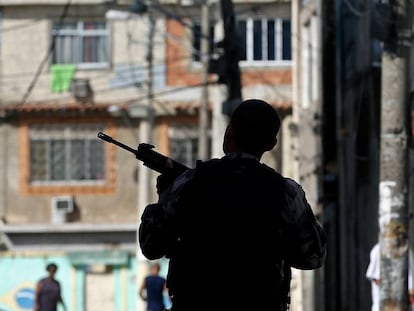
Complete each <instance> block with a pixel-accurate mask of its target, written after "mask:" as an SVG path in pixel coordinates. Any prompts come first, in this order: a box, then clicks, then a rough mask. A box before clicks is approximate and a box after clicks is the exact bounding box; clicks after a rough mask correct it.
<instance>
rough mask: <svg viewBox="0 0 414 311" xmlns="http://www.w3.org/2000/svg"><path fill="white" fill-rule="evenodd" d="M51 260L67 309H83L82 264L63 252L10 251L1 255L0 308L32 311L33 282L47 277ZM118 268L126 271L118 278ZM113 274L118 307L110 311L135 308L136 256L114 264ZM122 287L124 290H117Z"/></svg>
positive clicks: (79, 310) (4, 310)
mask: <svg viewBox="0 0 414 311" xmlns="http://www.w3.org/2000/svg"><path fill="white" fill-rule="evenodd" d="M51 262H53V263H55V264H56V265H57V266H58V270H57V273H56V279H57V280H58V281H59V282H60V284H61V287H62V297H63V300H64V302H65V304H66V306H67V307H68V308H67V310H68V311H85V270H86V267H85V266H82V265H76V266H74V265H73V264H72V262H71V260H70V259H69V257H68V256H66V255H65V254H61V255H33V254H32V255H21V254H19V255H17V254H12V253H7V254H0V311H28V310H30V311H32V310H33V306H34V294H35V287H36V283H37V281H38V280H40V279H41V278H43V277H45V276H47V271H46V265H47V264H48V263H51ZM97 263H99V259H98V260H97ZM121 269H122V270H124V271H125V272H126V273H125V274H124V275H125V276H126V277H121V273H120V272H121ZM113 273H114V282H115V284H114V289H115V290H116V292H115V293H114V294H115V305H116V309H117V310H111V311H118V310H119V311H136V300H137V287H136V282H135V278H136V260H135V258H134V257H133V256H130V257H129V258H128V260H127V261H126V262H125V264H122V265H114V267H113ZM121 289H123V290H124V291H125V292H120V290H121ZM58 311H63V308H62V307H61V306H59V308H58Z"/></svg>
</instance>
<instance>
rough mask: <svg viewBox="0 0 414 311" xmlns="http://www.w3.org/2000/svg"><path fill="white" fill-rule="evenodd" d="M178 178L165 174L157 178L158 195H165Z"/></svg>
mask: <svg viewBox="0 0 414 311" xmlns="http://www.w3.org/2000/svg"><path fill="white" fill-rule="evenodd" d="M175 178H176V176H173V175H172V174H168V173H164V174H161V175H159V176H158V177H157V184H156V187H157V193H158V194H161V193H163V192H164V191H165V190H166V189H167V188H168V187H169V186H170V185H171V184H172V183H173V182H174V180H175Z"/></svg>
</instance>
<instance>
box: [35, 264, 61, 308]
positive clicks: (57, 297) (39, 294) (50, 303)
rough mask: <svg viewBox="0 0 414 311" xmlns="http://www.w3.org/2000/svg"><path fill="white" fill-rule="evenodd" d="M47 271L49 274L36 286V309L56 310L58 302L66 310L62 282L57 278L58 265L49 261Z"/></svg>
mask: <svg viewBox="0 0 414 311" xmlns="http://www.w3.org/2000/svg"><path fill="white" fill-rule="evenodd" d="M46 271H47V272H48V274H49V275H48V276H47V277H45V278H43V279H41V280H40V281H39V282H38V283H37V286H36V294H35V308H34V311H56V310H57V305H58V303H60V304H62V306H63V308H64V309H65V310H66V306H65V303H64V302H63V299H62V295H61V286H60V283H59V281H57V280H56V279H55V274H56V271H57V265H56V264H54V263H49V264H48V265H47V266H46Z"/></svg>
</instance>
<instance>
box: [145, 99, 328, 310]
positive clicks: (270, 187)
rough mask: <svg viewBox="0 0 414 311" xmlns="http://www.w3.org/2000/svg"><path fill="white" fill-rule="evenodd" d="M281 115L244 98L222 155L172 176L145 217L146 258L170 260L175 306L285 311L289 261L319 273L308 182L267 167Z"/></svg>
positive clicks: (321, 236)
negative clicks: (303, 183)
mask: <svg viewBox="0 0 414 311" xmlns="http://www.w3.org/2000/svg"><path fill="white" fill-rule="evenodd" d="M279 129H280V118H279V116H278V113H277V112H276V111H275V109H274V108H273V107H272V106H271V105H269V104H268V103H266V102H264V101H262V100H258V99H249V100H245V101H244V102H242V103H241V104H240V105H239V106H238V108H237V109H236V110H235V111H234V113H233V114H232V116H231V119H230V122H229V124H228V126H227V129H226V132H225V135H224V141H223V151H224V153H225V155H224V157H222V158H220V159H211V160H208V161H205V162H202V163H199V164H198V165H197V167H196V168H195V169H191V170H188V171H186V172H184V173H183V174H181V175H180V176H179V177H178V178H176V179H174V180H173V181H169V178H168V176H164V175H161V176H159V177H158V180H157V189H158V193H159V200H158V203H157V204H151V205H148V206H147V207H146V209H145V211H144V213H143V216H142V218H141V224H140V228H139V242H140V246H141V249H142V251H143V254H144V255H145V256H146V257H147V258H148V259H157V258H160V257H163V256H166V257H167V258H169V259H170V261H169V271H168V276H167V287H168V289H169V292H170V295H171V297H172V302H173V305H172V310H173V311H188V310H285V309H286V307H287V304H288V300H287V295H288V293H289V289H290V288H289V276H290V267H295V268H298V269H317V268H319V267H321V266H322V265H323V263H324V260H325V255H326V236H325V233H324V230H323V229H322V227H321V226H320V224H319V223H318V221H317V220H316V218H315V216H314V214H313V212H312V209H311V207H310V206H309V204H308V202H307V200H306V197H305V193H304V191H303V189H302V188H301V186H300V185H299V184H297V183H296V182H295V181H293V180H292V179H288V178H285V177H283V176H281V175H280V174H279V173H278V172H276V171H275V170H273V169H272V168H270V167H268V166H266V165H265V164H263V163H261V162H260V160H261V157H262V155H263V153H264V152H266V151H270V150H272V149H273V148H274V147H275V146H276V143H277V138H276V136H277V134H278V132H279Z"/></svg>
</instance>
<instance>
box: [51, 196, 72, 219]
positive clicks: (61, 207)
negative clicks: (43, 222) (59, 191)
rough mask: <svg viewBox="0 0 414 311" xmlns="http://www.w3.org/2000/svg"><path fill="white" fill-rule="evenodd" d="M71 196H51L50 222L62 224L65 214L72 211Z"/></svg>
mask: <svg viewBox="0 0 414 311" xmlns="http://www.w3.org/2000/svg"><path fill="white" fill-rule="evenodd" d="M73 201H74V200H73V197H72V196H59V197H53V198H52V219H51V221H52V223H53V224H63V223H65V222H66V215H67V214H69V213H72V212H73V208H74V202H73Z"/></svg>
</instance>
